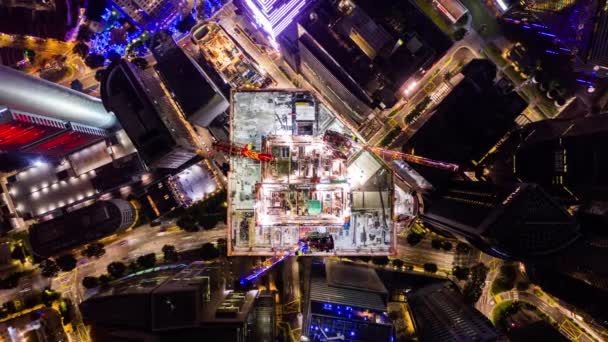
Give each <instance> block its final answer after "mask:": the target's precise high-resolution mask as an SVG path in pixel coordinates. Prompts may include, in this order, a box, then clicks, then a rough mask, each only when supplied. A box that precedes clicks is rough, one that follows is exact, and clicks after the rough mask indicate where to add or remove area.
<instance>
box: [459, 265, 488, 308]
mask: <svg viewBox="0 0 608 342" xmlns="http://www.w3.org/2000/svg"><path fill="white" fill-rule="evenodd" d="M488 270H489V269H488V267H487V266H486V265H484V264H483V263H479V264H477V265H475V266H473V267H472V268H471V278H470V280H469V282H467V284H466V285H465V286H464V289H463V290H462V294H463V296H464V300H465V302H467V303H468V304H473V303H475V302H477V301H478V300H479V297H481V294H482V292H483V288H484V286H485V283H486V276H487V275H488Z"/></svg>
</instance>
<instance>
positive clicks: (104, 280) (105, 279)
mask: <svg viewBox="0 0 608 342" xmlns="http://www.w3.org/2000/svg"><path fill="white" fill-rule="evenodd" d="M98 280H99V286H101V287H106V286H108V285H109V284H110V282H111V281H112V277H110V275H109V274H102V275H100V276H99V278H98Z"/></svg>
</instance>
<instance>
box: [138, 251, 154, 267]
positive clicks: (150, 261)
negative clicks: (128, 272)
mask: <svg viewBox="0 0 608 342" xmlns="http://www.w3.org/2000/svg"><path fill="white" fill-rule="evenodd" d="M137 264H138V265H139V266H141V268H152V267H154V266H155V265H156V254H154V253H150V254H146V255H142V256H140V257H138V258H137Z"/></svg>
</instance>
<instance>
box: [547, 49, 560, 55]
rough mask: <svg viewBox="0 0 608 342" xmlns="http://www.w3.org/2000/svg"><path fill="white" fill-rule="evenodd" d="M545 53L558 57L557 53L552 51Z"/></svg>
mask: <svg viewBox="0 0 608 342" xmlns="http://www.w3.org/2000/svg"><path fill="white" fill-rule="evenodd" d="M545 52H546V53H548V54H550V55H558V53H557V52H555V51H553V50H545Z"/></svg>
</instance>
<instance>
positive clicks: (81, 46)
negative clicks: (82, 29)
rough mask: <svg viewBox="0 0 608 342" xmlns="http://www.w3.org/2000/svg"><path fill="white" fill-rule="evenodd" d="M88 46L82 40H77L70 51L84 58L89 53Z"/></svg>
mask: <svg viewBox="0 0 608 342" xmlns="http://www.w3.org/2000/svg"><path fill="white" fill-rule="evenodd" d="M89 51H90V49H89V46H88V45H87V44H85V43H83V42H78V43H76V44H75V45H74V47H73V48H72V52H73V53H75V54H76V55H78V56H80V58H83V59H84V58H86V57H87V56H88V55H89Z"/></svg>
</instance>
